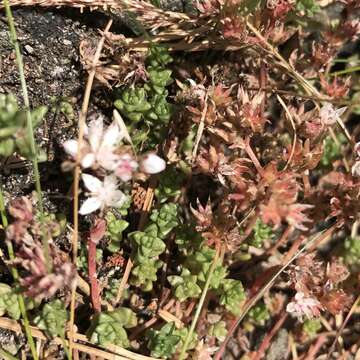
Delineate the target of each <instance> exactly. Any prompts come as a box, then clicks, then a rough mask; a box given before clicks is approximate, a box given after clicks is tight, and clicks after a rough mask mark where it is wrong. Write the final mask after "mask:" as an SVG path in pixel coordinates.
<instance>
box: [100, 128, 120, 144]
mask: <svg viewBox="0 0 360 360" xmlns="http://www.w3.org/2000/svg"><path fill="white" fill-rule="evenodd" d="M120 140H121V133H120V129H119V126H118V125H117V124H116V123H115V122H113V123H112V124H111V125H110V126H109V127H108V128H107V129H106V131H105V133H104V137H103V140H102V146H105V147H110V148H112V147H114V146H115V145H117V144H118V143H119V142H120Z"/></svg>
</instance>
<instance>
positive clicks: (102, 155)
mask: <svg viewBox="0 0 360 360" xmlns="http://www.w3.org/2000/svg"><path fill="white" fill-rule="evenodd" d="M119 159H120V156H119V155H117V154H114V153H113V152H112V149H110V148H105V147H101V148H100V151H98V153H97V154H96V160H97V162H98V163H99V165H100V166H102V167H103V168H104V169H106V170H109V171H113V170H114V169H115V167H116V166H117V163H118V161H119Z"/></svg>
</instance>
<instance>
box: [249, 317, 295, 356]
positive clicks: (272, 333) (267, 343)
mask: <svg viewBox="0 0 360 360" xmlns="http://www.w3.org/2000/svg"><path fill="white" fill-rule="evenodd" d="M287 316H288V314H287V313H286V312H283V313H282V315H281V316H280V317H279V319H278V321H277V322H276V323H275V325H274V326H273V328H272V329H271V331H270V332H269V333H268V334H267V335H266V336H265V337H264V339H263V341H262V342H261V344H260V347H259V350H258V351H256V352H255V353H254V354H253V355H252V356H251V360H260V359H261V358H262V357H263V356H264V354H265V352H266V350H267V349H268V348H269V346H270V344H271V340H272V339H273V337H274V336H275V335H276V333H277V332H278V331H279V330H280V328H281V326H282V324H283V323H284V321H285V320H286V318H287Z"/></svg>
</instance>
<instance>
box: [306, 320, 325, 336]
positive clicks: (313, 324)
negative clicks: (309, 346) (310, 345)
mask: <svg viewBox="0 0 360 360" xmlns="http://www.w3.org/2000/svg"><path fill="white" fill-rule="evenodd" d="M321 327H322V325H321V321H320V320H319V319H306V320H305V321H304V323H303V331H304V332H305V334H306V335H308V336H309V337H311V338H312V337H314V336H316V334H317V333H318V332H319V330H320V329H321Z"/></svg>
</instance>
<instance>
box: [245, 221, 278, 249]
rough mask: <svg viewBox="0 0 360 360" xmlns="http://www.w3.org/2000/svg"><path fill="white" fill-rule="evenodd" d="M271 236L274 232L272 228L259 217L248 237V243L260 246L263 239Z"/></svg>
mask: <svg viewBox="0 0 360 360" xmlns="http://www.w3.org/2000/svg"><path fill="white" fill-rule="evenodd" d="M273 236H274V233H273V230H272V228H271V227H270V226H268V225H267V224H265V223H263V222H262V221H261V220H260V219H257V220H256V223H255V227H254V234H253V237H252V238H251V239H250V241H249V244H250V245H252V246H254V247H256V248H261V247H262V246H263V243H264V241H265V240H267V239H271V238H272V237H273Z"/></svg>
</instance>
